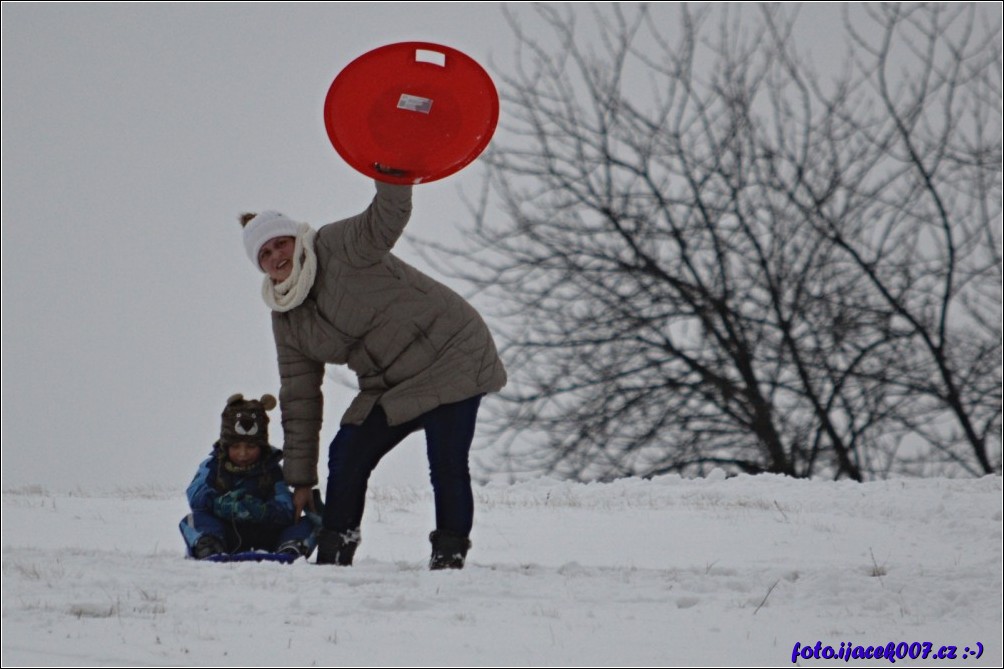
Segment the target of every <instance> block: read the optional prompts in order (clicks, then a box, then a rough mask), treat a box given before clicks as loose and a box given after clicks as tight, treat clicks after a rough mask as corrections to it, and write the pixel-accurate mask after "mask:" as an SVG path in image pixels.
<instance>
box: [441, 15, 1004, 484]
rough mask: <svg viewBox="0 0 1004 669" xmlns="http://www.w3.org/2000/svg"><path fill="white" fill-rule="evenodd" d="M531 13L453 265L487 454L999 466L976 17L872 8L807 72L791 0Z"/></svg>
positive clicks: (689, 467)
mask: <svg viewBox="0 0 1004 669" xmlns="http://www.w3.org/2000/svg"><path fill="white" fill-rule="evenodd" d="M537 12H538V17H539V19H540V20H541V21H539V22H537V23H539V24H540V25H542V26H545V27H546V33H545V34H544V35H542V36H535V35H531V34H530V33H529V32H527V31H525V30H524V29H523V28H522V27H521V26H520V24H519V23H518V21H516V20H515V19H514V18H510V25H511V26H512V28H513V30H514V31H515V34H516V37H517V40H518V43H519V45H520V53H519V54H518V66H517V68H516V70H515V72H514V73H513V74H512V75H511V76H508V77H505V78H504V79H503V81H502V87H501V88H502V91H503V99H504V105H505V107H506V110H507V112H508V119H509V120H508V122H507V123H506V124H505V127H504V128H503V132H502V133H500V136H499V138H497V140H496V143H495V147H494V148H493V150H492V151H491V152H490V153H489V154H488V155H487V157H486V161H487V164H488V166H489V180H488V182H487V184H486V189H485V192H484V197H483V199H482V201H481V202H480V203H479V212H480V214H481V215H480V216H479V223H478V225H477V227H476V229H474V230H473V231H472V239H474V240H475V246H476V248H475V249H473V251H474V252H476V254H477V257H478V258H479V266H478V269H477V271H473V272H465V276H466V278H467V279H468V280H470V281H471V282H472V283H474V284H475V285H476V286H478V287H480V288H482V289H484V290H486V291H488V292H489V293H492V294H493V295H494V296H495V297H496V298H498V299H499V300H501V304H504V305H507V306H508V307H509V312H508V314H504V315H503V316H504V317H505V318H504V321H505V322H507V323H510V324H511V325H512V327H511V329H510V330H509V331H507V332H505V333H504V337H505V340H506V342H507V346H506V356H507V360H508V362H509V365H510V368H511V372H512V373H511V377H512V388H513V390H511V391H510V392H509V393H508V395H507V399H508V400H509V402H508V404H507V405H506V411H505V412H504V415H501V416H499V417H498V426H499V428H500V432H499V441H498V444H499V447H500V449H501V450H502V462H505V465H501V464H498V465H497V466H500V467H501V466H507V467H519V468H522V469H529V470H533V471H543V472H548V473H554V474H559V475H563V476H568V477H572V478H577V479H583V480H584V479H609V478H614V477H619V476H625V475H641V476H648V475H654V474H659V473H664V472H671V471H679V472H700V471H702V470H704V469H706V468H708V467H711V466H721V467H725V468H726V469H730V470H733V471H746V472H760V471H769V472H778V473H784V474H789V475H793V476H810V475H828V476H832V477H849V478H853V479H857V480H861V479H864V478H868V477H874V476H882V475H885V474H886V473H888V472H890V471H908V470H910V469H909V468H910V467H913V466H915V465H916V462H914V461H913V460H910V459H909V458H907V457H905V456H904V454H903V453H902V452H898V451H897V448H898V447H900V446H901V445H902V444H903V443H904V438H905V437H906V436H907V435H917V437H919V438H920V439H922V440H923V448H922V449H921V450H920V451H919V452H918V453H917V455H919V456H922V460H923V462H924V463H930V461H931V458H932V457H934V456H938V457H939V458H940V460H941V461H942V462H947V463H951V464H952V465H953V466H955V467H956V468H957V469H961V470H962V471H967V472H973V473H976V472H992V471H997V472H999V471H1000V399H1001V390H1000V389H1001V382H1000V352H1001V347H1000V326H999V319H996V318H995V319H991V318H989V317H988V312H992V311H993V310H994V309H996V310H997V313H998V314H999V306H1000V279H1001V258H1000V253H999V246H1000V230H999V228H1000V220H1001V215H1000V185H999V182H1000V158H1001V155H1000V133H999V130H1000V122H1001V107H1000V90H999V80H1000V53H999V52H997V51H995V50H994V49H993V48H990V47H991V46H992V44H993V42H994V41H995V40H997V39H999V36H1000V27H999V25H998V26H996V27H994V26H993V25H990V26H988V25H987V23H986V21H985V20H984V19H983V17H981V16H980V15H979V10H978V8H976V7H973V6H970V5H965V6H963V8H962V9H948V8H945V7H941V6H932V7H928V6H916V7H912V6H911V7H908V8H907V7H898V6H893V7H875V8H870V9H869V15H868V16H867V17H866V25H865V26H863V27H861V26H856V25H855V23H854V21H852V20H851V18H850V17H847V18H846V20H845V26H846V30H847V31H848V35H849V36H850V37H851V38H852V39H853V40H855V44H856V50H855V52H854V53H855V54H856V55H855V57H854V59H849V60H848V62H847V63H846V66H847V67H846V68H845V70H844V72H843V73H841V74H840V75H839V76H836V77H834V78H833V79H832V82H831V83H827V84H824V79H823V77H821V76H820V75H819V74H817V73H815V72H813V71H812V70H811V69H810V68H809V66H808V65H806V64H805V63H806V61H804V59H803V58H802V57H801V56H800V54H799V53H798V52H797V51H796V50H795V45H794V43H793V40H792V37H791V35H792V30H793V27H794V25H795V22H796V20H797V13H796V12H792V11H790V10H789V9H788V8H787V7H782V8H779V7H776V6H771V7H762V8H758V10H757V11H756V12H754V13H753V14H750V12H749V11H748V10H744V9H740V10H738V12H739V13H738V14H736V13H735V12H734V10H731V9H727V10H724V11H723V12H721V13H720V10H718V9H717V8H712V7H710V6H704V7H702V8H701V9H699V10H697V11H692V10H691V9H690V8H688V7H687V6H682V7H680V8H679V15H678V19H677V23H678V24H679V25H680V26H682V35H681V36H680V38H679V39H675V38H674V39H670V38H669V37H668V36H667V35H666V34H665V31H664V29H663V25H664V24H663V22H662V20H661V19H662V18H663V17H662V16H659V15H657V14H656V13H655V12H654V11H652V10H649V9H648V8H646V7H640V8H638V9H636V10H634V9H631V10H628V9H624V8H622V7H621V6H620V5H616V4H615V5H613V6H610V7H608V8H603V9H597V10H595V15H594V17H593V18H594V21H593V26H594V29H595V30H596V31H597V34H596V36H595V37H593V38H591V39H589V40H583V39H581V37H580V36H579V35H578V34H577V32H576V25H575V15H574V14H573V13H572V12H570V11H568V10H565V9H562V8H559V7H555V6H553V5H543V6H540V7H538V8H537ZM960 24H964V26H963V28H965V29H963V28H960ZM960 32H961V34H960ZM952 36H957V37H952ZM876 40H877V41H876ZM894 50H896V54H895V55H896V56H897V57H904V56H905V57H908V58H909V60H908V61H902V62H906V65H905V66H904V67H906V70H905V72H906V74H905V76H903V75H899V74H898V75H897V76H896V79H895V80H896V81H899V82H900V83H899V84H892V83H890V82H891V81H892V80H893V77H892V76H891V75H890V73H889V70H890V68H891V67H892V56H893V53H894ZM898 50H902V52H903V53H902V54H901V53H899V52H898ZM503 142H504V143H503ZM497 209H500V210H501V211H502V212H504V218H505V220H504V221H502V222H500V221H498V220H497V217H494V216H492V215H491V214H492V212H494V211H496V210H497ZM988 247H989V249H988ZM453 252H455V253H462V254H465V255H466V254H470V253H471V252H472V249H454V250H453ZM531 433H532V434H533V435H535V436H534V437H533V438H530V437H528V434H531ZM915 450H916V448H915ZM910 471H912V470H910Z"/></svg>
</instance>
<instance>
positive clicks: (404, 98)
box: [397, 93, 432, 114]
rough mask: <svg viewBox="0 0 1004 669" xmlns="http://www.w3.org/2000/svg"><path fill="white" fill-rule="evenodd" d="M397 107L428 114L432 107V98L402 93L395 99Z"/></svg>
mask: <svg viewBox="0 0 1004 669" xmlns="http://www.w3.org/2000/svg"><path fill="white" fill-rule="evenodd" d="M397 108H398V109H407V110H408V111H414V112H422V113H423V114H428V113H429V111H430V110H431V109H432V100H430V99H429V98H420V97H418V96H417V95H408V94H407V93H402V94H401V98H400V99H399V100H398V101H397Z"/></svg>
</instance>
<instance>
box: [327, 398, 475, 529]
mask: <svg viewBox="0 0 1004 669" xmlns="http://www.w3.org/2000/svg"><path fill="white" fill-rule="evenodd" d="M480 405H481V396H480V395H478V396H476V397H472V398H470V399H467V400H464V401H462V402H456V403H454V404H444V405H442V406H439V407H436V408H435V409H433V410H431V411H429V412H427V413H424V414H422V415H421V416H419V417H418V418H416V419H414V420H411V421H408V422H407V423H404V424H402V425H394V426H391V425H388V424H387V414H386V413H385V412H384V410H383V407H381V406H379V405H378V406H376V407H375V408H374V409H373V411H372V412H370V415H369V416H368V417H367V418H366V420H365V421H364V422H363V424H362V425H345V426H342V428H341V429H340V430H339V431H338V434H336V435H335V438H334V440H332V442H331V448H330V449H329V450H328V487H327V494H326V495H325V499H324V527H325V529H328V530H334V531H337V532H341V533H346V532H350V531H352V530H358V529H359V526H360V524H361V523H362V518H363V507H364V506H365V504H366V488H367V485H368V484H369V478H370V474H371V473H372V472H373V470H374V469H375V468H376V466H377V463H379V462H380V459H381V458H383V456H384V455H386V454H387V453H389V452H390V451H391V449H392V448H394V447H395V446H397V445H398V444H399V443H401V441H403V440H404V438H405V437H407V436H408V435H409V434H411V433H412V432H417V431H418V430H425V441H426V453H427V455H428V458H429V478H430V479H431V480H432V490H433V495H434V498H435V502H436V529H437V530H444V531H448V532H453V533H455V534H459V535H461V536H465V537H466V536H468V535H469V534H470V533H471V527H472V526H473V524H474V493H473V492H472V491H471V472H470V469H469V467H468V463H467V458H468V455H469V454H470V450H471V442H472V441H473V440H474V425H475V423H476V422H477V416H478V407H479V406H480Z"/></svg>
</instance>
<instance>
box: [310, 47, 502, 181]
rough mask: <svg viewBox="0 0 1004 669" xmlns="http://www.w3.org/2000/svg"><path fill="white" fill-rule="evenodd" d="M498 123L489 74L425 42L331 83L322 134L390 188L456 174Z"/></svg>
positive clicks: (380, 53)
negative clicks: (379, 168)
mask: <svg viewBox="0 0 1004 669" xmlns="http://www.w3.org/2000/svg"><path fill="white" fill-rule="evenodd" d="M498 116H499V99H498V93H497V92H496V91H495V85H494V84H493V83H492V80H491V77H489V76H488V73H487V72H485V70H484V69H483V68H482V67H481V66H480V65H478V63H477V62H475V61H474V60H472V59H471V58H470V57H469V56H467V55H465V54H463V53H461V52H460V51H457V50H456V49H451V48H450V47H446V46H441V45H439V44H432V43H429V42H399V43H397V44H389V45H387V46H382V47H380V48H378V49H374V50H373V51H369V52H367V53H365V54H363V55H362V56H359V57H358V58H356V59H355V60H354V61H352V62H351V63H349V64H348V65H347V66H346V67H345V69H343V70H342V71H341V72H340V73H339V74H338V76H337V77H335V80H334V81H333V82H331V88H329V89H328V95H327V98H326V99H325V101H324V127H325V129H326V130H327V131H328V137H329V139H331V143H332V144H333V145H334V147H335V150H336V151H338V154H339V155H340V156H341V157H342V158H343V159H344V160H345V162H347V163H348V164H349V165H351V166H352V167H353V168H355V169H356V170H358V171H359V172H362V173H363V174H365V175H367V176H370V177H372V178H374V179H378V180H380V181H387V182H390V183H397V184H418V183H427V182H429V181H435V180H437V179H442V178H443V177H447V176H449V175H451V174H453V173H455V172H457V171H459V170H461V169H463V168H464V167H465V166H467V165H468V164H469V163H470V162H471V161H473V160H474V159H475V158H477V157H478V156H479V155H480V154H481V152H482V151H484V149H485V147H486V146H488V142H489V141H491V138H492V134H494V132H495V125H496V124H497V123H498ZM374 164H379V165H381V166H382V167H384V168H388V169H390V170H394V172H392V173H388V172H387V171H383V172H381V171H378V170H377V168H376V167H375V166H374Z"/></svg>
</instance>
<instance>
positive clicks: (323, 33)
mask: <svg viewBox="0 0 1004 669" xmlns="http://www.w3.org/2000/svg"><path fill="white" fill-rule="evenodd" d="M2 23H3V115H2V116H3V202H2V207H3V228H2V235H3V237H2V244H3V262H2V267H3V324H2V327H3V381H2V385H3V405H2V409H3V434H2V442H3V467H2V477H3V487H4V488H9V487H13V486H20V485H25V484H42V485H47V486H52V487H60V488H73V487H75V486H78V485H79V486H81V487H84V488H92V487H95V486H98V485H100V486H107V487H116V486H130V485H134V484H139V483H149V482H154V483H161V484H165V485H173V484H178V485H181V486H184V485H187V483H188V479H189V478H190V477H191V475H192V473H193V472H194V471H195V467H196V465H197V464H198V461H199V459H200V458H201V457H202V456H204V455H205V453H206V452H207V451H208V448H209V446H210V445H211V443H212V441H213V440H214V439H215V437H216V434H217V432H218V430H219V413H220V411H221V409H222V406H223V402H224V401H225V400H226V398H227V396H228V395H230V394H231V393H233V392H238V391H240V392H244V393H245V394H248V395H256V396H257V395H260V394H261V393H264V392H277V391H278V374H277V372H276V365H275V353H274V346H273V343H272V335H271V326H270V321H269V315H268V311H267V308H266V307H265V306H264V304H263V303H262V301H261V297H260V295H259V281H260V278H259V277H260V275H259V274H258V273H257V272H256V271H255V270H254V268H253V267H252V266H251V264H250V263H249V261H248V260H247V257H246V256H245V255H244V251H243V248H242V246H241V242H240V232H239V226H238V224H237V222H236V221H237V219H236V216H237V213H238V212H240V211H245V210H252V211H254V210H261V209H265V208H273V209H279V210H281V211H284V212H286V213H287V214H289V215H290V216H293V217H295V218H298V219H300V220H306V221H310V222H312V223H315V224H318V223H323V222H326V221H330V220H334V219H336V218H341V217H343V216H347V215H350V214H354V213H356V212H358V211H360V210H361V209H362V208H363V207H365V206H366V204H367V203H368V202H369V199H370V198H371V197H372V193H373V186H372V182H370V181H369V180H368V179H366V178H365V177H363V176H361V175H359V174H357V173H356V172H354V171H353V170H352V169H350V168H349V167H348V166H346V165H345V164H344V163H343V161H342V160H341V158H340V157H339V156H338V154H337V153H336V152H335V151H334V149H333V148H332V147H331V144H330V142H329V141H328V139H327V136H326V134H325V131H324V126H323V119H322V109H323V103H324V96H325V94H326V93H327V89H328V86H329V85H330V83H331V81H332V79H334V77H335V75H336V74H338V72H339V71H340V69H341V68H342V67H343V66H344V65H346V64H347V63H348V62H350V61H351V60H352V59H354V58H355V57H357V56H359V55H361V54H362V53H364V52H366V51H369V50H370V49H373V48H376V47H378V46H382V45H384V44H389V43H393V42H399V41H408V40H423V41H432V42H438V43H442V44H447V45H449V46H452V47H454V48H456V49H460V50H461V51H464V52H466V53H468V54H469V55H471V56H472V57H474V58H475V59H477V60H478V61H479V62H481V63H482V64H483V65H484V66H485V67H486V68H488V69H489V70H490V65H489V62H488V61H489V60H490V59H491V58H497V57H507V56H508V55H509V53H510V51H511V48H510V46H509V44H510V39H511V38H510V35H509V31H508V30H507V29H505V28H504V27H503V26H502V23H503V21H502V14H501V10H500V8H499V6H498V5H496V4H494V3H484V4H482V3H477V4H475V3H456V4H434V5H421V4H418V3H407V4H399V3H389V4H377V3H362V4H350V3H334V4H296V3H284V4H282V5H281V6H280V5H278V4H239V3H236V4H231V3H220V4H199V3H195V4H173V3H172V4H153V3H151V4H125V3H111V4H82V3H81V4H77V3H72V4H57V3H42V4H20V3H4V4H3V22H2ZM476 171H477V168H476V166H471V167H470V168H468V170H465V171H464V172H463V173H461V174H458V175H455V177H454V178H451V179H447V180H444V181H441V182H437V183H433V184H427V185H424V186H422V187H421V190H418V189H416V196H415V204H416V212H415V216H414V217H413V219H412V222H411V224H410V226H409V230H408V234H409V235H413V236H419V237H422V236H432V235H435V234H437V231H439V233H440V234H447V233H449V231H451V230H455V229H456V228H457V224H458V223H460V222H462V220H463V218H464V217H465V213H464V209H463V207H462V206H461V205H460V200H459V197H458V189H459V188H461V187H463V184H464V182H465V180H466V181H470V180H471V179H473V178H474V177H475V176H476ZM399 251H400V253H401V255H403V256H404V257H406V258H407V259H409V260H412V261H414V262H416V263H417V264H421V263H419V262H418V261H417V258H416V257H415V256H414V254H413V253H410V252H409V249H408V246H407V244H405V245H403V246H402V247H401V248H400V249H399ZM351 394H352V392H351V391H350V390H347V389H343V388H339V387H336V386H335V385H333V383H330V382H329V386H328V387H326V396H327V397H328V400H329V401H328V403H327V406H326V410H327V416H328V418H329V419H328V420H327V421H326V424H325V428H324V431H323V433H322V440H323V441H324V442H325V443H326V442H327V441H328V440H330V438H331V437H332V436H333V434H334V430H335V429H336V427H337V417H338V416H340V414H341V411H342V409H343V408H344V406H345V405H346V403H347V401H348V399H350V397H351ZM273 414H274V420H273V433H272V440H273V442H274V443H277V444H279V445H281V428H280V427H279V420H278V418H279V416H278V411H276V412H273ZM421 443H422V442H421V440H419V441H418V442H417V443H416V444H415V445H412V446H411V447H409V449H410V450H411V451H414V454H413V455H414V456H415V457H413V458H410V459H408V458H406V457H405V456H397V455H396V454H394V455H393V457H392V458H391V462H393V461H394V459H395V458H397V459H398V460H400V461H401V462H399V463H398V466H397V467H396V468H397V469H402V468H403V469H404V470H406V476H408V477H412V478H413V480H414V482H415V484H416V485H424V482H425V481H426V474H425V471H424V468H425V465H424V455H423V453H422V447H421ZM405 460H407V461H405ZM394 468H395V466H394V465H392V464H390V465H388V466H387V467H384V468H382V469H387V470H390V469H394ZM416 469H417V471H414V470H416ZM322 480H323V458H322Z"/></svg>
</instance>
